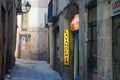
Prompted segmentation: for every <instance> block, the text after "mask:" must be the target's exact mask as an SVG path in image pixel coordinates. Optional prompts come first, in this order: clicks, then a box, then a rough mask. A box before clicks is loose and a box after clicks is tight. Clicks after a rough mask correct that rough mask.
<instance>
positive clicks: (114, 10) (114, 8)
mask: <svg viewBox="0 0 120 80" xmlns="http://www.w3.org/2000/svg"><path fill="white" fill-rule="evenodd" d="M110 8H111V16H115V15H118V14H120V0H111V4H110Z"/></svg>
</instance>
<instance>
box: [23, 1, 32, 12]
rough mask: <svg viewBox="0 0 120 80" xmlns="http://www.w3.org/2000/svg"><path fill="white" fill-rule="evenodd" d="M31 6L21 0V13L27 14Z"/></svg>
mask: <svg viewBox="0 0 120 80" xmlns="http://www.w3.org/2000/svg"><path fill="white" fill-rule="evenodd" d="M30 8H31V5H30V3H29V1H28V0H22V12H23V13H27V12H29V11H30Z"/></svg>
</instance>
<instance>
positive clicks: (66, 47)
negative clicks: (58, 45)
mask: <svg viewBox="0 0 120 80" xmlns="http://www.w3.org/2000/svg"><path fill="white" fill-rule="evenodd" d="M64 65H66V66H67V65H69V30H68V29H65V30H64Z"/></svg>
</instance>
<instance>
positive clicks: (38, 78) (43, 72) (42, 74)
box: [10, 59, 61, 80]
mask: <svg viewBox="0 0 120 80" xmlns="http://www.w3.org/2000/svg"><path fill="white" fill-rule="evenodd" d="M10 80H61V78H60V76H59V74H58V73H56V72H55V71H53V70H52V69H51V68H50V67H49V65H48V64H47V62H45V61H30V60H20V59H19V60H17V61H16V66H15V67H14V68H13V70H12V72H11V77H10Z"/></svg>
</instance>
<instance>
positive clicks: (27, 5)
mask: <svg viewBox="0 0 120 80" xmlns="http://www.w3.org/2000/svg"><path fill="white" fill-rule="evenodd" d="M25 7H26V11H27V12H29V11H30V8H31V5H30V3H29V2H28V1H27V3H26V4H25Z"/></svg>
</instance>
